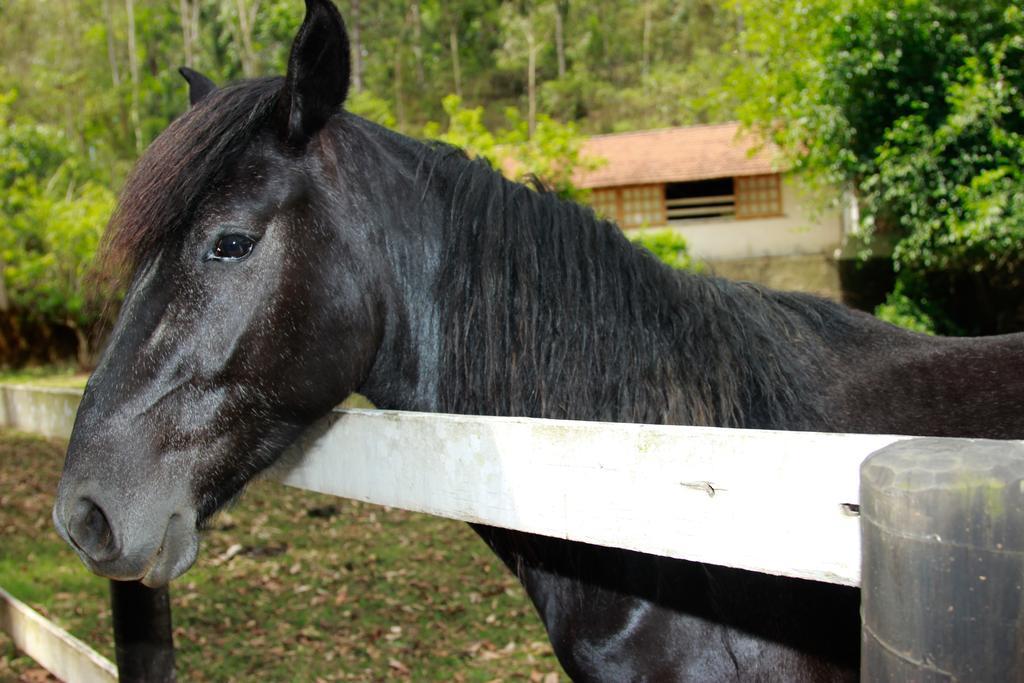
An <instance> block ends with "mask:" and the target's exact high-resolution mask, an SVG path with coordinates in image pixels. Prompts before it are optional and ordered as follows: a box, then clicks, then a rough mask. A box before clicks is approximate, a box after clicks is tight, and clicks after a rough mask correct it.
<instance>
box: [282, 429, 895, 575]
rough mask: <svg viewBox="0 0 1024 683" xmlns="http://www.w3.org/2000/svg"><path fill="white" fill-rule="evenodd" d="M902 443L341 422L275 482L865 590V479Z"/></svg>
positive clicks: (295, 454) (308, 442) (306, 441)
mask: <svg viewBox="0 0 1024 683" xmlns="http://www.w3.org/2000/svg"><path fill="white" fill-rule="evenodd" d="M902 438H905V437H897V436H877V435H862V434H854V435H850V434H818V433H794V432H774V431H755V430H740V429H716V428H706V427H664V426H655V425H637V424H611V423H593V422H575V421H561V420H535V419H517V418H496V417H468V416H460V415H436V414H428V413H400V412H388V411H362V410H358V411H347V412H341V411H338V412H336V413H334V414H333V415H331V416H330V418H329V419H328V420H326V421H325V422H324V423H322V424H320V425H318V426H317V428H315V429H313V430H311V431H310V432H309V433H308V434H307V435H306V436H305V437H304V438H303V439H302V440H301V441H300V443H298V444H297V445H296V447H295V448H293V450H292V453H291V454H290V455H288V456H286V458H285V459H284V461H283V462H282V464H281V465H280V466H278V467H277V468H276V469H275V470H274V471H273V472H271V473H270V476H271V477H274V478H277V479H279V480H280V481H281V482H283V483H285V484H288V485H290V486H296V487H299V488H302V489H308V490H311V491H319V492H321V493H328V494H332V495H336V496H342V497H345V498H354V499H358V500H363V501H367V502H371V503H377V504H380V505H389V506H392V507H398V508H404V509H408V510H416V511H419V512H426V513H429V514H433V515H439V516H442V517H449V518H453V519H459V520H464V521H467V522H480V523H483V524H490V525H493V526H499V527H504V528H508V529H518V530H520V531H531V532H534V533H538V534H543V535H546V536H555V537H559V538H568V539H572V540H576V541H585V542H587V543H594V544H598V545H604V546H612V547H618V548H628V549H630V550H638V551H642V552H647V553H653V554H656V555H663V556H667V557H676V558H682V559H690V560H700V561H703V562H710V563H714V564H720V565H725V566H730V567H740V568H743V569H751V570H755V571H759V572H765V573H770V574H780V575H785V576H794V577H801V578H809V579H816V580H819V581H828V582H831V583H839V584H846V585H857V584H858V582H859V578H860V526H859V521H858V518H857V515H856V509H857V503H858V476H859V475H858V468H859V467H860V463H861V462H862V461H863V460H864V458H866V457H867V456H868V455H869V454H871V453H872V452H874V451H876V450H878V449H879V448H882V447H883V446H886V445H888V444H890V443H893V442H895V441H898V440H900V439H902Z"/></svg>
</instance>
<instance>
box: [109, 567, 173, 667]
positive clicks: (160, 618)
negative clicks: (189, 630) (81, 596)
mask: <svg viewBox="0 0 1024 683" xmlns="http://www.w3.org/2000/svg"><path fill="white" fill-rule="evenodd" d="M110 603H111V606H112V608H113V617H114V647H115V649H116V651H117V672H118V680H119V681H120V683H173V682H174V681H175V673H174V635H173V633H172V631H171V598H170V593H169V591H168V590H167V587H166V586H164V587H162V588H147V587H146V586H144V585H142V584H141V583H139V582H138V581H111V582H110Z"/></svg>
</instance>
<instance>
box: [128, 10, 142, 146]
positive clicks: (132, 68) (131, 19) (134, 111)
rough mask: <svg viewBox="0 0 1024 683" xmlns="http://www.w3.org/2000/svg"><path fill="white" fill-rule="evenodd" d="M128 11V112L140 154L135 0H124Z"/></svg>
mask: <svg viewBox="0 0 1024 683" xmlns="http://www.w3.org/2000/svg"><path fill="white" fill-rule="evenodd" d="M124 7H125V11H126V12H127V13H128V71H129V75H130V76H131V79H132V106H131V110H130V112H129V115H130V117H131V123H132V131H133V132H134V134H135V153H136V154H142V123H141V120H140V116H139V55H138V54H136V52H135V0H124Z"/></svg>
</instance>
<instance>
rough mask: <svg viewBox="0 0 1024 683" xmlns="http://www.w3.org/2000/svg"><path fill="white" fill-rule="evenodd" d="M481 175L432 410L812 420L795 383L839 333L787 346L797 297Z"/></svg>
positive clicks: (456, 232)
mask: <svg viewBox="0 0 1024 683" xmlns="http://www.w3.org/2000/svg"><path fill="white" fill-rule="evenodd" d="M476 180H478V181H479V183H475V182H468V183H466V184H465V186H463V187H459V188H456V189H457V191H459V192H460V193H461V194H460V196H459V197H457V198H455V199H454V200H453V201H452V203H451V205H450V206H449V209H450V213H449V215H451V216H455V217H456V218H455V219H454V220H453V221H452V222H451V223H449V224H446V231H445V232H446V234H445V238H444V239H445V244H444V247H443V249H442V263H441V267H440V269H439V274H438V279H437V281H436V283H435V292H436V295H437V302H438V308H437V321H436V322H437V327H436V329H437V331H438V333H439V335H440V336H439V338H438V345H437V347H436V349H437V351H438V354H437V356H436V361H437V364H436V366H434V368H436V369H435V370H434V371H433V372H434V374H433V376H432V377H431V378H430V381H434V382H436V384H435V385H434V387H433V389H434V390H436V403H434V405H431V406H430V407H429V409H431V410H440V411H445V412H457V413H471V414H495V415H523V416H533V417H554V418H568V419H591V420H607V421H632V422H653V423H685V424H710V425H729V426H740V425H744V426H784V425H786V426H802V424H803V423H800V424H797V423H794V422H793V420H794V419H795V418H793V417H792V415H793V414H794V411H795V403H796V402H797V399H796V398H795V396H796V393H797V392H796V391H795V390H794V388H793V387H794V386H797V385H802V384H804V383H806V382H808V381H810V377H809V376H810V375H811V374H813V373H814V372H816V370H815V368H814V363H815V361H816V360H817V358H818V356H820V355H821V354H822V353H824V350H823V349H824V345H823V344H821V343H820V342H817V343H815V344H814V345H813V348H804V349H799V350H792V349H786V348H785V346H784V345H785V343H786V340H787V338H788V337H790V336H791V333H792V331H793V328H794V327H796V326H798V325H799V323H797V322H795V319H796V318H798V317H799V316H794V315H792V311H791V310H789V309H787V308H786V306H785V305H782V304H780V303H778V302H777V301H775V300H773V299H771V298H770V297H764V296H762V295H761V293H759V292H758V291H756V290H753V289H751V288H749V287H746V286H741V285H736V284H733V283H728V282H724V281H720V280H716V279H712V278H701V277H697V276H694V275H691V274H681V273H678V272H675V271H671V270H669V269H668V268H667V267H665V266H663V265H662V264H660V263H658V262H657V261H655V259H653V258H652V257H651V256H650V255H649V254H646V253H645V252H642V251H640V250H638V249H636V248H635V247H633V246H632V245H630V244H629V243H628V242H627V240H626V239H625V238H624V237H623V235H622V234H621V232H620V231H619V230H618V228H616V227H615V226H614V225H612V224H610V223H607V222H602V221H598V220H596V219H595V218H594V217H593V214H592V213H591V212H589V211H587V210H584V209H581V208H580V207H578V206H575V205H571V204H568V203H565V202H560V201H557V200H556V199H554V198H553V197H550V196H543V195H538V194H536V193H534V192H532V191H530V190H527V189H525V188H522V187H521V186H515V185H513V184H510V183H507V181H504V180H500V179H496V178H490V179H488V178H486V177H484V178H478V179H476ZM801 333H806V334H805V335H804V336H805V338H806V339H811V338H812V337H813V335H812V334H810V333H807V330H805V329H801ZM431 350H433V349H431ZM429 365H430V364H424V365H423V366H422V367H424V368H426V367H428V366H429ZM804 411H805V413H806V414H808V415H810V414H811V413H813V412H814V407H813V406H811V407H810V408H808V407H807V406H804Z"/></svg>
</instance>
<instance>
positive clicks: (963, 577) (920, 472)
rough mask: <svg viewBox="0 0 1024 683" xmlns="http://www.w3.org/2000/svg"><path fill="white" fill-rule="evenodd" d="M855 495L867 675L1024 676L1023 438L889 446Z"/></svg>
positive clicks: (865, 470)
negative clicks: (857, 516) (859, 505)
mask: <svg viewBox="0 0 1024 683" xmlns="http://www.w3.org/2000/svg"><path fill="white" fill-rule="evenodd" d="M860 501H861V508H860V511H861V546H862V570H861V614H862V618H863V634H862V650H861V676H862V678H861V680H864V681H917V682H919V683H922V682H925V681H1020V680H1024V589H1022V585H1024V444H1022V443H1020V442H1014V441H1005V442H1000V441H980V440H967V439H912V440H909V441H901V442H898V443H895V444H892V445H890V446H887V447H885V448H883V449H882V450H880V451H878V452H876V453H875V454H873V455H872V456H871V457H870V458H868V459H867V460H866V461H865V462H864V464H863V465H862V467H861V493H860Z"/></svg>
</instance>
